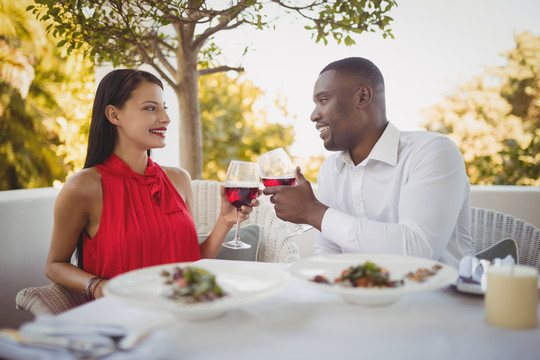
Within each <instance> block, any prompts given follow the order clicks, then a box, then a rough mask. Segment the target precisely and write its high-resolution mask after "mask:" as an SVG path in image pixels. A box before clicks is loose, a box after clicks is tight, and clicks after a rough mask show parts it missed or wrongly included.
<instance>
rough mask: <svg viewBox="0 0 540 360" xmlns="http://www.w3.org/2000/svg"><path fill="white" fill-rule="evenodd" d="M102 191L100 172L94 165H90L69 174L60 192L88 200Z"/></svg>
mask: <svg viewBox="0 0 540 360" xmlns="http://www.w3.org/2000/svg"><path fill="white" fill-rule="evenodd" d="M102 192H103V187H102V185H101V174H100V173H99V171H98V170H97V169H96V168H95V167H91V168H87V169H83V170H81V171H79V172H77V173H76V174H74V175H72V176H70V177H69V178H68V179H67V180H66V182H65V184H64V186H63V187H62V190H61V192H60V193H61V194H62V193H63V194H64V195H66V196H70V197H75V198H78V199H81V200H83V199H86V200H88V199H95V198H96V196H98V195H100V194H101V193H102Z"/></svg>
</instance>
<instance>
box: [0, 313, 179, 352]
mask: <svg viewBox="0 0 540 360" xmlns="http://www.w3.org/2000/svg"><path fill="white" fill-rule="evenodd" d="M139 335H140V334H134V333H128V332H127V331H126V329H124V328H123V327H121V326H116V325H109V324H77V323H73V322H68V321H66V320H63V319H60V318H58V317H57V316H53V315H40V316H38V317H37V318H36V319H35V320H34V321H33V322H29V323H25V324H23V325H22V326H21V327H20V328H19V330H18V331H17V330H11V329H4V330H2V331H1V332H0V358H1V359H9V360H19V359H21V360H34V359H36V360H37V359H39V360H49V359H50V360H53V359H54V360H57V359H58V360H64V359H65V360H71V359H80V358H84V357H85V356H86V357H88V358H90V357H92V356H102V358H103V359H107V360H122V359H165V358H167V353H168V349H169V345H168V342H167V338H166V335H165V334H164V333H163V332H160V331H154V332H152V333H148V334H145V336H139ZM139 341H140V342H139ZM25 342H26V343H27V344H24V343H25ZM28 343H29V344H28ZM38 343H41V346H36V345H38Z"/></svg>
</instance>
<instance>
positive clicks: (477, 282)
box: [457, 255, 516, 294]
mask: <svg viewBox="0 0 540 360" xmlns="http://www.w3.org/2000/svg"><path fill="white" fill-rule="evenodd" d="M515 264H516V262H515V260H514V258H513V257H512V255H507V256H506V257H505V258H504V259H501V258H495V259H493V260H491V261H490V260H486V259H479V258H477V257H474V256H471V255H466V256H464V257H463V258H462V259H461V261H460V262H459V279H458V282H457V286H458V290H464V291H466V292H475V293H479V294H480V293H482V294H483V293H484V292H485V291H486V288H487V268H488V267H489V266H502V265H507V266H513V265H515Z"/></svg>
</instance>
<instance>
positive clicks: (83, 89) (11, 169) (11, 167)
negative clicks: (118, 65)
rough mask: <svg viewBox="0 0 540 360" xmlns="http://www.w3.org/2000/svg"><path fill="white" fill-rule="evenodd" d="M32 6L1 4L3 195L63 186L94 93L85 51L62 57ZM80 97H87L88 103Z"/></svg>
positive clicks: (0, 179) (0, 156)
mask: <svg viewBox="0 0 540 360" xmlns="http://www.w3.org/2000/svg"><path fill="white" fill-rule="evenodd" d="M30 4H31V1H29V0H28V1H27V0H23V1H17V2H14V1H9V0H0V173H1V174H2V177H0V189H1V190H8V189H19V188H33V187H43V186H51V185H52V184H53V182H54V181H55V180H58V181H63V180H64V179H65V177H66V175H67V174H68V173H69V172H70V170H72V169H73V168H75V167H76V166H77V165H78V163H77V161H78V160H76V159H78V154H77V152H76V151H74V150H75V148H76V146H75V145H76V143H77V138H78V137H79V136H80V135H78V134H80V122H81V121H82V120H81V121H79V123H77V122H75V123H73V122H72V120H73V119H84V122H87V119H88V116H89V113H87V111H88V109H89V108H88V107H86V105H85V102H86V100H87V99H86V97H87V96H86V95H87V94H88V92H89V91H92V89H93V83H92V80H91V78H90V83H89V84H90V85H89V84H88V79H89V77H90V76H91V72H90V69H91V68H92V67H91V63H90V62H89V61H88V60H87V59H85V58H84V57H83V56H82V52H79V53H78V54H77V53H74V54H73V55H75V56H72V57H70V59H65V58H63V57H62V52H61V49H59V48H57V47H56V45H55V43H54V42H53V40H52V39H51V37H49V36H47V34H46V30H45V26H46V24H45V23H41V22H39V21H37V20H35V19H33V18H31V17H30V16H28V14H27V13H26V11H25V9H26V7H27V6H29V5H30ZM77 55H78V56H77ZM77 94H79V95H80V94H85V95H83V96H82V98H84V99H80V96H79V97H77V96H76V95H77ZM78 100H84V101H78ZM83 112H84V115H83V114H82V113H83ZM75 113H81V114H80V116H79V117H76V116H73V114H75ZM66 119H69V121H67V120H66ZM67 128H71V129H72V130H73V131H72V132H71V133H69V132H66V131H65V130H67ZM59 134H62V135H59ZM74 137H75V138H74ZM82 137H83V139H79V140H80V142H84V143H86V140H85V139H84V135H83V136H82ZM79 147H80V146H79ZM81 161H82V160H81Z"/></svg>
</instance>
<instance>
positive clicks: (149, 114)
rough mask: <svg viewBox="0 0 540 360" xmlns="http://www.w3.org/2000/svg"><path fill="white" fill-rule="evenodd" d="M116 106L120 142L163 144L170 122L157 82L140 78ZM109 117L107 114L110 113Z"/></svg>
mask: <svg viewBox="0 0 540 360" xmlns="http://www.w3.org/2000/svg"><path fill="white" fill-rule="evenodd" d="M114 109H115V110H116V113H115V116H113V118H114V119H116V121H111V122H113V124H114V125H116V126H117V130H118V139H117V141H118V142H119V144H120V145H122V146H124V145H127V146H130V147H135V148H137V149H140V150H147V149H153V148H162V147H164V146H165V133H166V131H167V126H168V125H169V123H170V119H169V116H168V115H167V112H166V110H167V107H166V105H165V102H164V100H163V90H162V89H161V87H160V86H159V85H157V84H154V83H151V82H146V81H144V82H142V83H141V84H140V85H139V86H138V87H137V88H135V90H133V92H132V93H131V97H130V98H129V99H128V100H127V101H126V103H125V104H124V106H122V107H121V108H116V107H115V108H114ZM109 119H110V117H109Z"/></svg>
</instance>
